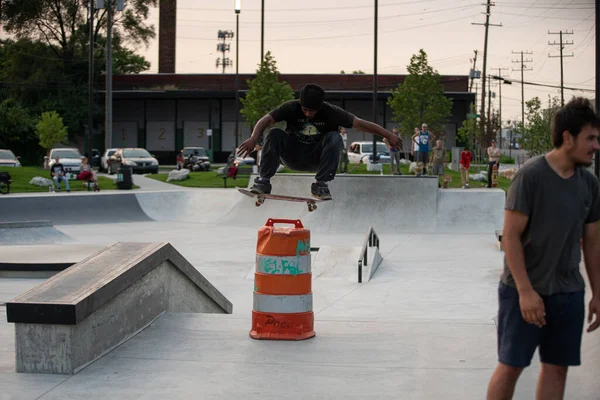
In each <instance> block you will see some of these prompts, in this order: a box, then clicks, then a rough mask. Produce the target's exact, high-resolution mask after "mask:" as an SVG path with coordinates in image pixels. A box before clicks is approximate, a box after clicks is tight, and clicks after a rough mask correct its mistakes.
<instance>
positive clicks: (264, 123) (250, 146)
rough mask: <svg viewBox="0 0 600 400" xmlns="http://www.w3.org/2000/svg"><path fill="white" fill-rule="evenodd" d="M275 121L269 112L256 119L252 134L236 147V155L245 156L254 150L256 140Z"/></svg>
mask: <svg viewBox="0 0 600 400" xmlns="http://www.w3.org/2000/svg"><path fill="white" fill-rule="evenodd" d="M274 123H275V119H274V118H273V117H272V116H271V114H267V115H265V116H264V117H262V118H261V119H259V120H258V122H257V123H256V125H255V126H254V130H253V131H252V135H251V136H250V138H248V139H246V140H245V141H244V142H243V143H242V144H241V145H240V147H238V156H240V157H246V156H247V155H248V154H250V153H252V152H253V151H254V147H255V146H256V142H258V139H259V138H260V136H261V135H262V134H263V132H264V131H265V129H267V128H268V127H269V126H271V125H273V124H274Z"/></svg>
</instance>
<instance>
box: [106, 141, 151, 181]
mask: <svg viewBox="0 0 600 400" xmlns="http://www.w3.org/2000/svg"><path fill="white" fill-rule="evenodd" d="M121 165H125V166H127V167H131V170H132V172H133V173H134V174H147V173H152V174H157V173H158V166H159V165H158V160H157V159H156V158H155V157H154V155H152V154H150V153H148V151H147V150H146V149H142V148H139V147H138V148H125V149H118V150H117V151H116V152H115V153H114V154H113V155H112V156H111V157H110V163H109V164H108V173H109V174H111V175H112V174H114V173H115V172H117V170H118V169H119V167H120V166H121Z"/></svg>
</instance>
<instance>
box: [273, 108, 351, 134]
mask: <svg viewBox="0 0 600 400" xmlns="http://www.w3.org/2000/svg"><path fill="white" fill-rule="evenodd" d="M269 114H270V115H271V117H273V119H274V120H275V122H279V121H285V122H286V124H287V127H286V131H287V133H288V134H290V135H291V136H295V137H297V138H298V141H299V142H301V143H306V144H312V143H316V142H317V141H318V140H319V139H320V138H321V137H322V136H323V135H324V134H326V133H328V132H331V131H337V130H338V129H339V127H340V126H343V127H344V128H352V124H353V123H354V115H352V114H351V113H349V112H347V111H345V110H342V109H341V108H339V107H337V106H334V105H333V104H329V103H327V102H324V103H323V105H322V107H321V109H320V110H319V112H317V114H316V115H315V116H314V117H313V119H311V120H310V121H309V120H307V119H306V116H305V115H304V113H303V112H302V106H301V105H300V100H290V101H286V102H285V103H283V104H281V105H280V106H279V107H277V108H276V109H274V110H273V111H271V112H270V113H269Z"/></svg>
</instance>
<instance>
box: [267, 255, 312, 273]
mask: <svg viewBox="0 0 600 400" xmlns="http://www.w3.org/2000/svg"><path fill="white" fill-rule="evenodd" d="M310 270H311V268H310V254H308V255H304V256H300V255H299V256H288V257H281V256H266V255H263V254H257V255H256V272H259V273H261V274H274V275H298V274H308V273H309V272H310Z"/></svg>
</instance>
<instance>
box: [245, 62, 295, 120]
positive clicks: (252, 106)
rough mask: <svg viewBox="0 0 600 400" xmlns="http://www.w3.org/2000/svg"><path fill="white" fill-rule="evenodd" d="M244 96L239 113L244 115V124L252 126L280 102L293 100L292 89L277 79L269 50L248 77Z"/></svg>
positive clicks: (275, 66)
mask: <svg viewBox="0 0 600 400" xmlns="http://www.w3.org/2000/svg"><path fill="white" fill-rule="evenodd" d="M247 82H248V91H247V92H246V98H241V99H240V101H241V103H242V109H241V111H240V112H241V113H242V115H243V116H244V117H246V125H248V126H253V125H254V124H256V122H257V121H258V120H259V119H261V118H262V117H263V116H264V115H265V114H266V113H268V112H269V111H271V110H272V109H273V108H275V107H277V106H279V105H280V104H281V103H283V102H285V101H288V100H293V99H294V91H293V90H292V88H291V86H290V85H288V84H287V83H286V82H283V81H279V72H278V71H277V63H276V62H275V59H274V58H273V56H272V55H271V52H270V51H269V52H267V54H265V59H264V60H263V61H262V62H261V64H260V68H259V69H258V70H257V71H256V77H255V78H254V79H249V80H248V81H247Z"/></svg>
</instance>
